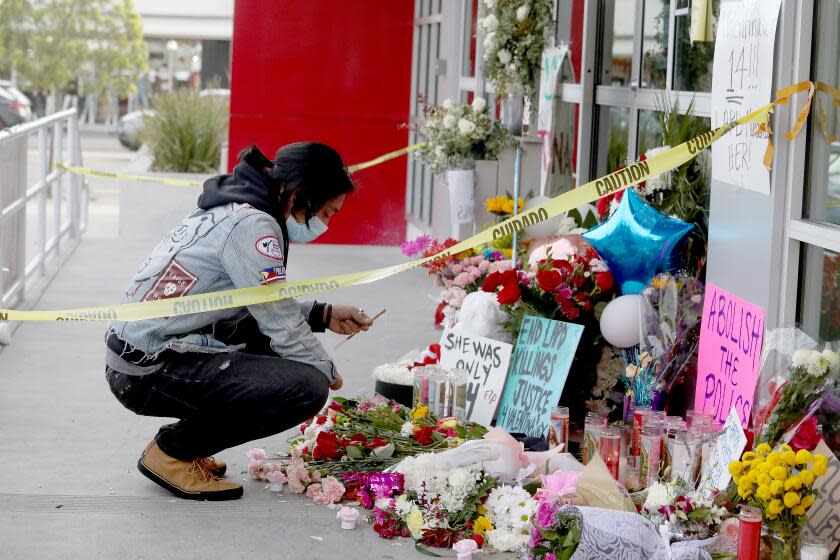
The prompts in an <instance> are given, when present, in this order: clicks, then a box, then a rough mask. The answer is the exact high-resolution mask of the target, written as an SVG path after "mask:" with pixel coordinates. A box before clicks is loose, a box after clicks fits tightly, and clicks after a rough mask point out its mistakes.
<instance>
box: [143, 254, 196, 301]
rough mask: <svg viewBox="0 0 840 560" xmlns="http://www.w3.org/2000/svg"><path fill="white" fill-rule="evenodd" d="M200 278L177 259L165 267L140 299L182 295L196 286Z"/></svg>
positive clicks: (167, 297)
mask: <svg viewBox="0 0 840 560" xmlns="http://www.w3.org/2000/svg"><path fill="white" fill-rule="evenodd" d="M197 281H198V278H197V277H196V276H195V275H194V274H193V273H191V272H190V271H189V270H187V269H186V268H184V267H183V266H181V265H180V264H178V263H177V262H176V261H175V260H173V261H172V262H170V263H169V265H168V266H167V267H166V268H165V269H163V272H161V273H160V276H158V279H157V280H156V281H155V283H154V284H153V285H152V287H151V288H150V289H149V291H148V292H146V295H145V296H143V299H142V300H140V301H154V300H158V299H169V298H174V297H181V296H183V295H185V294H186V293H187V292H189V291H190V289H192V287H193V286H195V283H196V282H197Z"/></svg>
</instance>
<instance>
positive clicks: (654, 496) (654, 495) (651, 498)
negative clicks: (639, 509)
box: [644, 482, 674, 511]
mask: <svg viewBox="0 0 840 560" xmlns="http://www.w3.org/2000/svg"><path fill="white" fill-rule="evenodd" d="M673 500H674V498H673V497H672V496H671V492H670V491H669V490H668V487H667V486H665V485H664V484H660V483H658V482H657V483H656V484H654V485H653V486H651V487H650V488H648V495H647V499H646V500H645V506H644V507H645V509H647V510H649V511H656V510H658V509H659V508H661V507H662V506H666V505H669V504H670V503H671V502H672V501H673Z"/></svg>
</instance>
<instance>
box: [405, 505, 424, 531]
mask: <svg viewBox="0 0 840 560" xmlns="http://www.w3.org/2000/svg"><path fill="white" fill-rule="evenodd" d="M405 526H406V527H407V528H408V530H409V531H411V536H412V537H414V538H415V539H419V538H420V537H421V536H422V533H421V529H422V527H423V512H421V511H420V508H418V507H416V506H415V507H413V508H411V511H410V512H409V513H408V515H406V517H405Z"/></svg>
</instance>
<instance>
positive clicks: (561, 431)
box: [548, 406, 569, 452]
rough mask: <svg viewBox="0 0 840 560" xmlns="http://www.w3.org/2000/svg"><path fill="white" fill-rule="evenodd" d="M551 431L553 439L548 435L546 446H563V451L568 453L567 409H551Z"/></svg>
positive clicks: (565, 407)
mask: <svg viewBox="0 0 840 560" xmlns="http://www.w3.org/2000/svg"><path fill="white" fill-rule="evenodd" d="M551 429H552V430H553V431H554V437H553V438H552V437H551V434H550V433H549V438H548V446H549V447H551V448H553V447H557V446H559V445H562V446H563V451H564V452H568V451H569V407H567V406H555V407H554V408H552V409H551Z"/></svg>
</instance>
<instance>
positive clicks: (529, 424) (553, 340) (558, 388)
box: [497, 315, 583, 437]
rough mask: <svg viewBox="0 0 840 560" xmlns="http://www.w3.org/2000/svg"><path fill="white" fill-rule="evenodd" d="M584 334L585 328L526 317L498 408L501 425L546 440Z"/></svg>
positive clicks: (499, 423)
mask: <svg viewBox="0 0 840 560" xmlns="http://www.w3.org/2000/svg"><path fill="white" fill-rule="evenodd" d="M582 334H583V326H582V325H575V324H574V323H565V322H563V321H551V320H549V319H544V318H542V317H533V316H531V315H526V316H525V319H524V320H523V321H522V329H521V330H520V331H519V338H518V339H517V341H516V348H515V349H514V351H513V359H512V360H511V364H510V370H509V371H508V380H507V383H506V384H505V390H504V393H502V402H501V404H500V405H499V418H498V422H497V423H498V425H499V426H501V427H502V428H504V429H505V430H507V431H508V432H509V433H525V434H527V435H529V436H532V437H545V435H546V432H548V426H549V424H550V423H551V408H552V407H553V406H555V405H556V404H557V401H559V400H560V394H561V393H562V392H563V387H564V386H565V385H566V378H567V377H568V376H569V368H570V367H571V365H572V359H573V358H574V357H575V351H576V350H577V345H578V343H579V342H580V336H581V335H582Z"/></svg>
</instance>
